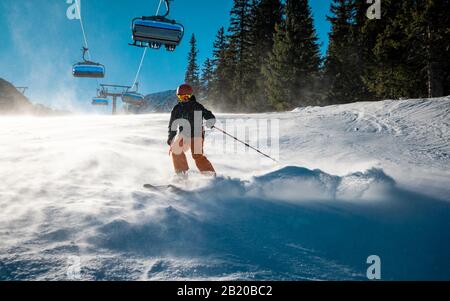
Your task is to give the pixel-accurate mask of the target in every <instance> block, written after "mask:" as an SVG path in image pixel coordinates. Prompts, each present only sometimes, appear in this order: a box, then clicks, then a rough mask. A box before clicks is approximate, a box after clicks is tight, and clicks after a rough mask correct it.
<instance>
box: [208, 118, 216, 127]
mask: <svg viewBox="0 0 450 301" xmlns="http://www.w3.org/2000/svg"><path fill="white" fill-rule="evenodd" d="M205 125H206V127H207V128H208V129H212V128H213V127H214V126H215V125H216V119H214V118H212V119H208V120H206V122H205Z"/></svg>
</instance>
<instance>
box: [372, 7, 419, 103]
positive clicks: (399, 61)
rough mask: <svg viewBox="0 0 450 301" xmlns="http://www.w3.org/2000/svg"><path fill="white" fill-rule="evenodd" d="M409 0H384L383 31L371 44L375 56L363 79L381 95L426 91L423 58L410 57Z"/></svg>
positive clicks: (393, 96)
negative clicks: (373, 43)
mask: <svg viewBox="0 0 450 301" xmlns="http://www.w3.org/2000/svg"><path fill="white" fill-rule="evenodd" d="M411 4H412V1H410V0H406V1H402V2H399V1H395V0H385V1H384V2H383V10H382V12H383V13H382V17H381V19H382V20H383V22H384V26H383V31H382V32H380V33H379V34H378V36H377V40H376V43H375V45H374V48H373V55H374V59H375V64H374V66H372V67H371V69H370V73H369V76H368V78H367V80H366V83H367V85H368V87H369V89H370V90H371V91H373V92H374V93H376V95H377V96H378V97H379V98H381V99H388V98H390V99H398V98H412V97H422V96H425V94H426V89H425V85H424V82H425V80H424V76H423V74H421V73H422V71H421V69H423V68H422V67H421V65H422V64H423V60H419V59H411V57H410V48H411V47H412V46H413V44H412V43H411V42H412V41H411V39H410V37H408V34H407V29H406V28H407V27H409V25H407V24H406V23H408V22H411V21H412V20H411V19H410V18H411V15H410V13H409V9H410V8H409V5H411Z"/></svg>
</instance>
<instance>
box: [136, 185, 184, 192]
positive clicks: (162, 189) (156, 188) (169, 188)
mask: <svg viewBox="0 0 450 301" xmlns="http://www.w3.org/2000/svg"><path fill="white" fill-rule="evenodd" d="M143 187H144V188H145V189H147V190H153V191H160V192H165V191H171V192H176V193H179V192H186V190H184V189H182V188H180V187H177V186H175V185H172V184H169V185H152V184H145V185H144V186H143Z"/></svg>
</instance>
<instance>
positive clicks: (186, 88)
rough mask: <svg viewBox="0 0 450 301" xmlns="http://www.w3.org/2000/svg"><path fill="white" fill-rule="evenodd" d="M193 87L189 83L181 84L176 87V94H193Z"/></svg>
mask: <svg viewBox="0 0 450 301" xmlns="http://www.w3.org/2000/svg"><path fill="white" fill-rule="evenodd" d="M193 94H194V89H192V86H191V85H188V84H182V85H181V86H179V87H178V89H177V95H193Z"/></svg>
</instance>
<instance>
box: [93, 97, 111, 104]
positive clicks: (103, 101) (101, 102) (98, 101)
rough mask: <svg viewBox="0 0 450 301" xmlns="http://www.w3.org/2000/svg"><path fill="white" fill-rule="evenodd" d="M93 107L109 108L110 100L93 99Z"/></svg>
mask: <svg viewBox="0 0 450 301" xmlns="http://www.w3.org/2000/svg"><path fill="white" fill-rule="evenodd" d="M92 105H93V106H108V105H109V100H108V99H106V98H100V97H94V98H93V99H92Z"/></svg>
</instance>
